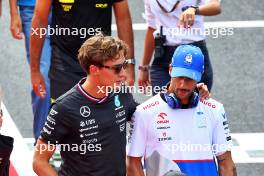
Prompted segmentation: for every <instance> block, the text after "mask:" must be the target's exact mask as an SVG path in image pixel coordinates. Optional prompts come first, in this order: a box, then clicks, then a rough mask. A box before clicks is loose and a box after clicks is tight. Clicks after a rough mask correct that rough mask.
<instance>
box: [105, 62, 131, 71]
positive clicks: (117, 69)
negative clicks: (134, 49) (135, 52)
mask: <svg viewBox="0 0 264 176" xmlns="http://www.w3.org/2000/svg"><path fill="white" fill-rule="evenodd" d="M127 65H128V62H127V61H125V62H123V63H122V64H117V65H112V66H108V65H103V64H102V65H100V67H103V68H107V69H110V70H114V72H115V74H119V73H120V72H121V70H122V69H126V68H127Z"/></svg>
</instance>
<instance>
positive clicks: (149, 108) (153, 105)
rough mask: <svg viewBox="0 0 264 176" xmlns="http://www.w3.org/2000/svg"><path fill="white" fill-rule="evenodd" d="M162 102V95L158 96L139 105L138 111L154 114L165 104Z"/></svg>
mask: <svg viewBox="0 0 264 176" xmlns="http://www.w3.org/2000/svg"><path fill="white" fill-rule="evenodd" d="M162 101H163V100H162V98H161V97H160V94H157V95H155V96H153V97H151V98H150V99H148V100H147V101H145V102H143V103H141V104H140V105H138V107H137V111H141V112H146V113H147V112H153V111H154V110H155V109H157V108H158V107H160V106H161V105H162V103H163V102H162Z"/></svg>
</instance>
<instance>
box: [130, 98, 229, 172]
mask: <svg viewBox="0 0 264 176" xmlns="http://www.w3.org/2000/svg"><path fill="white" fill-rule="evenodd" d="M231 145H232V142H231V137H230V134H229V129H228V123H227V118H226V114H225V110H224V107H223V105H222V104H221V103H219V102H217V101H215V100H213V99H209V100H205V101H200V102H199V103H198V105H197V106H196V107H195V108H189V109H172V108H170V107H169V106H168V105H167V103H166V102H165V101H164V100H163V99H162V97H161V94H158V95H156V96H154V97H152V98H151V99H149V100H148V101H146V102H145V103H143V104H141V105H140V106H138V107H137V110H136V112H135V113H134V117H133V119H132V136H130V138H129V147H128V148H129V149H128V156H132V157H144V160H145V166H146V175H147V176H161V175H164V174H166V173H167V172H169V171H175V172H180V173H183V174H186V175H188V176H217V175H218V174H217V165H216V162H215V160H214V159H215V156H218V155H221V154H223V153H224V152H226V151H229V150H230V148H231Z"/></svg>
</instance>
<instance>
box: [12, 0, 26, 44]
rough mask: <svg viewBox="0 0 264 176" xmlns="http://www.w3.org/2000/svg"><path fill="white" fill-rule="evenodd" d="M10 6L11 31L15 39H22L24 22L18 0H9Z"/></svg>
mask: <svg viewBox="0 0 264 176" xmlns="http://www.w3.org/2000/svg"><path fill="white" fill-rule="evenodd" d="M9 6H10V17H11V23H10V31H11V34H12V36H13V37H14V38H15V39H18V40H21V39H22V38H23V37H22V22H21V17H20V15H19V13H18V10H17V0H9Z"/></svg>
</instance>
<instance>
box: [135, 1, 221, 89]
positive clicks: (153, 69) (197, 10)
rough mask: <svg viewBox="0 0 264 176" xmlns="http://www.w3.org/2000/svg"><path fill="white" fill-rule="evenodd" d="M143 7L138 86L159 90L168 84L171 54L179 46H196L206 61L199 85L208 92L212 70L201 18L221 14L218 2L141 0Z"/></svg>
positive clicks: (211, 79)
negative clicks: (141, 50) (143, 36)
mask: <svg viewBox="0 0 264 176" xmlns="http://www.w3.org/2000/svg"><path fill="white" fill-rule="evenodd" d="M144 4H145V17H146V23H147V26H148V27H147V32H146V36H145V44H144V54H143V57H142V60H141V65H140V66H139V70H140V72H139V78H138V84H139V86H143V87H147V86H149V85H150V84H151V86H152V87H155V88H156V87H159V88H161V89H162V87H163V86H165V85H166V84H167V83H168V82H169V80H170V75H169V74H168V69H169V63H170V61H171V57H172V54H173V52H174V51H175V49H176V48H177V46H179V45H181V44H192V45H195V46H198V47H199V48H200V49H201V50H202V52H203V55H204V57H205V65H204V66H205V70H204V73H203V75H202V79H201V82H204V83H205V84H206V85H207V86H208V89H209V91H210V90H211V88H212V84H213V69H212V66H211V63H210V59H209V54H208V50H207V47H206V42H205V34H206V33H205V32H206V31H205V28H204V19H203V17H204V16H213V15H217V14H220V13H221V5H220V2H219V0H163V1H161V0H144ZM154 50H155V51H154ZM153 52H154V60H153V62H152V65H151V66H150V64H151V58H152V55H153ZM153 94H155V93H154V92H153Z"/></svg>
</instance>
